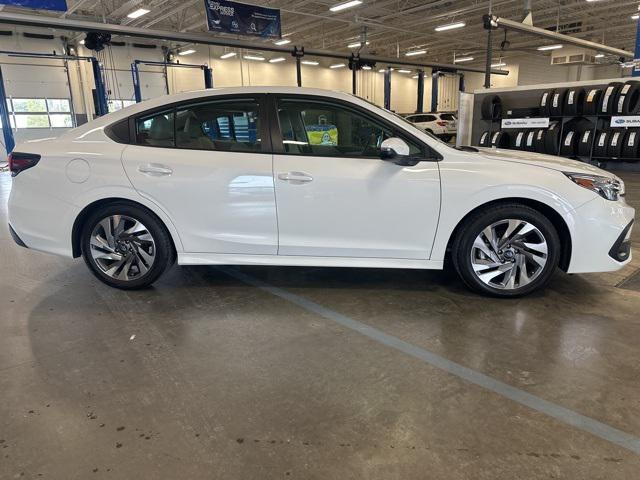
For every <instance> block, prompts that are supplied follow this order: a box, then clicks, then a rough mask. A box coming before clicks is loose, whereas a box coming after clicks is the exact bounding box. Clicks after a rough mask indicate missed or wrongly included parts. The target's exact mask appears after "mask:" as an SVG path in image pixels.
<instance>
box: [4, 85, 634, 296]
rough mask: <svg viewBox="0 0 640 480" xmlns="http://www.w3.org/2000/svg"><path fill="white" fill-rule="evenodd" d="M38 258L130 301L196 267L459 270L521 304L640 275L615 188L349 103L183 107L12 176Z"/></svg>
mask: <svg viewBox="0 0 640 480" xmlns="http://www.w3.org/2000/svg"><path fill="white" fill-rule="evenodd" d="M9 164H10V169H11V173H12V175H13V186H12V189H11V196H10V198H9V226H10V232H11V234H12V236H13V237H14V239H15V241H16V242H17V243H18V244H19V245H22V246H25V247H28V248H32V249H34V250H41V251H45V252H50V253H55V254H59V255H64V256H67V257H79V256H82V257H83V258H84V260H85V262H86V264H87V266H88V267H89V268H90V270H91V271H92V272H93V273H94V274H95V275H96V276H97V277H98V278H99V279H100V280H102V281H103V282H105V283H107V284H109V285H112V286H114V287H118V288H128V289H131V288H141V287H144V286H147V285H150V284H151V283H153V282H154V281H155V280H156V279H157V278H158V277H159V276H160V275H161V274H162V273H163V272H164V271H165V269H166V268H167V267H169V266H170V265H171V264H172V263H173V262H174V261H175V260H177V262H178V264H180V265H212V264H215V265H220V264H227V265H228V264H234V265H280V266H288V265H296V266H322V267H377V268H417V269H442V268H443V266H444V264H445V260H446V259H450V260H451V262H452V264H453V266H454V267H455V269H456V270H457V271H458V273H459V274H460V276H461V278H462V279H463V280H464V282H465V283H466V284H467V285H469V286H470V287H471V288H473V289H475V290H478V291H480V292H484V293H487V294H491V295H498V296H517V295H523V294H526V293H529V292H531V291H533V290H535V289H537V288H540V287H542V286H543V285H545V284H546V283H547V282H548V281H549V279H550V278H551V275H552V274H553V273H554V271H555V270H556V267H558V266H559V267H560V268H562V269H563V270H565V271H568V272H570V273H582V272H593V271H612V270H617V269H619V268H622V267H623V266H624V265H625V264H627V263H628V262H629V260H630V259H631V252H630V233H631V224H632V222H633V218H634V210H633V208H631V207H629V206H628V205H627V204H626V202H625V199H624V184H623V183H622V181H621V180H620V179H618V178H617V177H616V176H615V175H612V174H611V173H609V172H605V171H603V170H600V169H598V168H595V167H592V166H590V165H587V164H584V163H580V162H577V161H572V160H568V159H564V158H559V157H552V156H545V155H540V154H536V153H531V152H521V151H512V150H496V149H475V148H470V147H466V148H459V149H457V148H455V147H452V146H450V145H447V144H445V143H443V142H441V141H439V140H437V139H435V138H434V137H432V136H431V135H428V134H426V133H425V132H423V131H422V130H420V129H417V128H415V126H414V125H413V124H411V123H408V122H406V121H405V120H403V119H402V118H401V117H398V116H396V115H395V114H393V113H391V112H389V111H386V110H384V109H381V108H379V107H376V106H375V105H372V104H370V103H368V102H367V101H365V100H362V99H359V98H357V97H355V96H352V95H347V94H344V93H340V92H329V91H325V90H315V89H306V88H290V87H244V88H226V89H213V90H203V91H199V92H188V93H181V94H178V95H172V96H165V97H161V98H156V99H153V100H149V101H146V102H142V103H139V104H136V105H134V106H132V107H128V108H125V109H123V110H120V111H118V112H114V113H111V114H109V115H106V116H104V117H101V118H99V119H97V120H95V121H93V122H89V123H87V124H85V125H83V126H81V127H78V128H76V129H74V130H70V131H68V132H66V133H64V134H63V135H62V136H61V137H59V138H58V139H47V140H40V141H34V142H28V143H24V144H21V145H18V146H17V147H16V149H15V151H14V152H13V153H12V154H11V156H10V159H9Z"/></svg>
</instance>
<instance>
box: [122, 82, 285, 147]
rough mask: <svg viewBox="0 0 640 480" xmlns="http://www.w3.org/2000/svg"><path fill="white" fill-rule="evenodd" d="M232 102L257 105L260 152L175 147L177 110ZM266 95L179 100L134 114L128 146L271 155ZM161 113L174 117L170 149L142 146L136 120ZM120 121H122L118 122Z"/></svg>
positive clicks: (130, 124)
mask: <svg viewBox="0 0 640 480" xmlns="http://www.w3.org/2000/svg"><path fill="white" fill-rule="evenodd" d="M233 100H244V101H255V102H256V103H257V104H258V121H259V122H260V132H259V133H260V146H261V148H260V150H247V151H235V150H234V151H233V152H227V151H225V152H222V151H220V150H202V149H199V148H183V147H178V146H176V144H175V143H176V134H175V133H176V131H175V128H176V124H175V115H176V114H177V112H178V110H181V109H184V108H188V106H189V105H194V104H202V103H211V102H217V101H222V102H225V101H233ZM267 101H268V99H267V95H266V94H264V93H255V94H251V93H245V94H237V93H234V94H230V95H210V96H205V97H198V98H190V99H188V100H181V101H179V102H172V103H167V104H165V105H161V106H158V107H154V108H150V109H148V110H145V111H144V112H139V113H136V114H135V115H131V116H130V117H128V121H129V142H128V144H129V145H134V146H136V147H147V148H168V149H174V150H187V151H197V152H214V153H215V152H217V153H242V154H247V153H254V154H272V153H273V152H272V149H271V135H270V132H269V129H270V125H269V122H268V117H267V109H266V103H267ZM162 112H172V113H173V115H174V123H173V130H174V132H173V146H171V147H159V146H155V145H143V144H140V143H138V142H137V131H136V122H137V121H138V119H140V118H143V117H148V116H150V115H154V114H156V113H162ZM119 121H122V120H119ZM119 121H116V122H114V123H113V124H116V123H118V122H119Z"/></svg>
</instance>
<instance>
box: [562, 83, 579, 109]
mask: <svg viewBox="0 0 640 480" xmlns="http://www.w3.org/2000/svg"><path fill="white" fill-rule="evenodd" d="M584 97H585V91H584V88H582V87H573V88H570V89H569V90H567V95H566V96H565V99H564V108H563V109H562V114H563V115H564V116H572V115H582V108H583V106H584Z"/></svg>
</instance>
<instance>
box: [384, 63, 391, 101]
mask: <svg viewBox="0 0 640 480" xmlns="http://www.w3.org/2000/svg"><path fill="white" fill-rule="evenodd" d="M384 108H386V109H387V110H391V67H387V69H386V70H385V72H384Z"/></svg>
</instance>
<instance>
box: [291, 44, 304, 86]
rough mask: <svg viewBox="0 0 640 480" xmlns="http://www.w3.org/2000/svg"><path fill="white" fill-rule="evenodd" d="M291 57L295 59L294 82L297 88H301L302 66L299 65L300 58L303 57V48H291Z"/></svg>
mask: <svg viewBox="0 0 640 480" xmlns="http://www.w3.org/2000/svg"><path fill="white" fill-rule="evenodd" d="M291 56H292V57H295V59H296V81H297V83H298V86H299V87H301V86H302V64H301V63H300V60H301V59H302V57H304V47H302V48H298V47H293V51H292V52H291Z"/></svg>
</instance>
